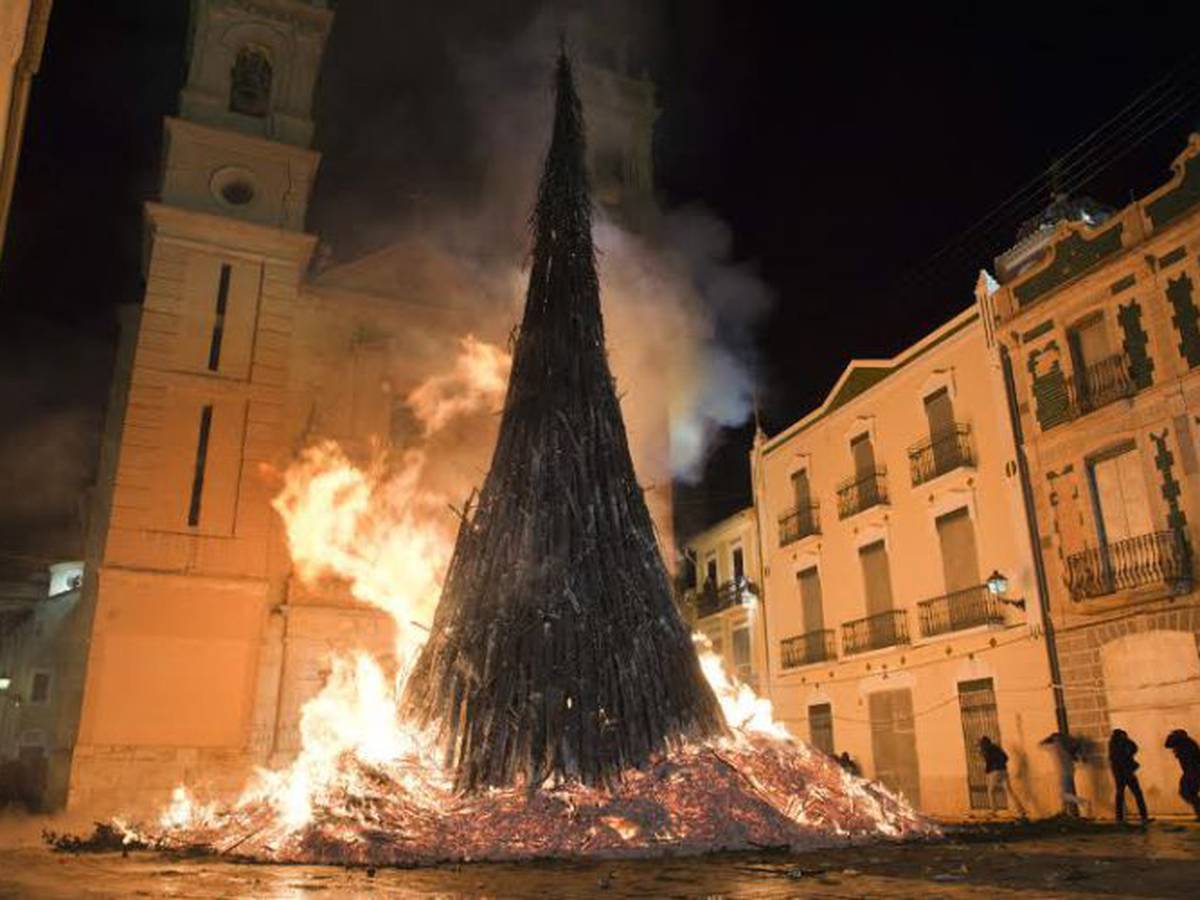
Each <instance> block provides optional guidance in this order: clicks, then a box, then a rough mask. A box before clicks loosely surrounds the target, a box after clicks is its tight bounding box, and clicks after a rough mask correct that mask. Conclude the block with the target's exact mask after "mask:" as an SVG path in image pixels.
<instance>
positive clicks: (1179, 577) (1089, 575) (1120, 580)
mask: <svg viewBox="0 0 1200 900" xmlns="http://www.w3.org/2000/svg"><path fill="white" fill-rule="evenodd" d="M1191 578H1192V552H1191V548H1190V547H1189V546H1188V543H1187V539H1186V538H1185V537H1184V536H1183V535H1182V534H1180V533H1179V532H1177V531H1156V532H1153V533H1152V534H1141V535H1138V536H1137V537H1131V538H1127V539H1125V540H1123V541H1117V542H1116V543H1115V544H1105V545H1104V546H1102V547H1095V548H1091V549H1088V550H1084V551H1083V552H1082V553H1072V554H1071V555H1070V556H1068V557H1067V587H1068V589H1069V590H1070V591H1071V598H1072V599H1073V600H1087V599H1089V598H1091V597H1103V596H1105V595H1107V594H1115V593H1117V592H1118V591H1129V590H1133V589H1135V588H1140V587H1150V586H1153V585H1162V586H1166V587H1170V588H1174V587H1175V586H1176V585H1179V584H1180V583H1182V582H1190V581H1191Z"/></svg>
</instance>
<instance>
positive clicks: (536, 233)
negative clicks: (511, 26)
mask: <svg viewBox="0 0 1200 900" xmlns="http://www.w3.org/2000/svg"><path fill="white" fill-rule="evenodd" d="M556 77H557V89H558V102H557V110H556V114H555V119H554V133H553V137H552V140H551V143H550V149H549V152H548V153H547V156H546V164H545V170H544V172H543V174H542V180H541V184H540V187H539V189H538V198H537V206H536V209H535V212H534V216H533V240H534V243H533V262H532V267H531V271H530V276H529V290H528V294H527V297H526V302H525V316H524V320H523V321H522V323H521V329H520V333H519V335H518V337H517V340H516V347H515V351H514V355H513V367H512V375H511V376H510V379H509V384H508V396H507V398H506V400H505V404H504V414H503V418H502V420H501V424H500V436H499V440H498V442H497V445H496V450H495V455H494V457H493V460H492V466H491V470H490V471H489V472H488V476H487V479H486V480H485V482H484V484H483V489H482V491H481V493H480V495H479V502H478V505H477V507H476V509H475V510H474V514H473V515H472V516H471V517H470V518H469V519H467V520H466V521H465V523H464V525H463V528H462V530H461V532H460V533H459V538H458V544H457V546H456V548H455V551H454V557H453V560H452V562H451V564H450V569H449V572H448V575H447V580H446V584H445V588H444V590H443V593H442V599H441V603H440V604H439V606H438V610H437V615H436V617H435V619H434V625H433V631H432V635H431V637H430V639H429V642H428V643H427V644H426V645H425V648H424V651H423V652H422V654H421V657H420V659H419V661H418V663H417V665H416V667H415V668H414V671H413V675H412V678H411V680H410V681H409V684H408V692H407V702H408V706H409V708H410V709H411V710H412V712H413V713H414V714H415V716H416V717H417V719H418V720H419V721H420V722H422V723H438V725H439V727H440V734H441V736H442V739H443V741H444V743H445V748H446V751H447V759H448V762H449V763H450V764H451V765H452V766H453V767H454V768H455V770H456V772H457V783H458V785H459V787H461V788H466V789H472V788H475V787H478V786H481V785H509V784H514V783H518V782H519V783H524V784H526V785H528V786H536V785H540V784H542V783H544V782H545V781H546V780H547V779H551V778H553V779H560V780H561V779H577V780H581V781H583V782H585V783H588V784H601V783H605V782H607V781H608V780H610V779H611V778H612V777H613V776H615V775H616V774H617V773H618V772H621V771H622V770H625V769H628V768H630V767H634V766H640V765H642V764H644V763H645V762H646V760H647V759H648V758H649V757H650V755H651V754H652V753H655V752H658V751H661V750H663V749H665V748H666V746H667V745H668V743H669V742H670V741H671V740H672V739H676V738H693V739H695V738H704V737H708V736H711V735H714V734H717V733H718V732H720V731H721V730H722V729H723V727H724V726H723V722H722V719H721V713H720V709H719V707H718V705H717V702H716V699H715V698H714V697H713V694H712V691H711V690H710V688H709V687H708V685H707V683H706V682H705V681H704V677H703V674H702V673H701V671H700V667H699V665H698V663H697V660H696V653H695V650H694V649H693V647H692V643H691V639H690V637H689V634H688V631H687V628H686V627H685V626H684V624H683V622H682V621H681V619H680V617H679V614H678V612H677V609H676V606H675V603H674V601H673V599H672V596H671V587H670V583H669V580H668V577H667V573H666V570H665V569H664V567H663V563H662V558H661V555H660V552H659V548H658V543H657V541H656V539H655V534H654V527H653V524H652V522H651V519H650V514H649V512H648V511H647V509H646V503H645V500H644V499H643V496H642V490H641V488H640V487H639V486H638V483H637V479H636V478H635V476H634V470H633V462H632V460H631V458H630V454H629V447H628V443H627V440H626V436H625V426H624V423H623V421H622V418H621V410H620V406H619V404H618V400H617V394H616V389H615V387H614V384H613V378H612V375H611V374H610V372H609V367H608V359H607V356H606V354H605V345H604V324H603V321H602V318H601V313H600V285H599V280H598V279H597V277H596V262H595V251H594V249H593V246H592V221H591V218H592V217H591V200H590V193H589V188H588V178H587V171H586V167H585V162H584V160H585V148H584V134H583V118H582V113H581V110H580V103H579V99H578V96H577V95H576V92H575V85H574V84H573V82H572V76H571V67H570V64H569V62H568V60H567V57H566V56H565V55H563V56H561V57H560V59H559V61H558V70H557V76H556Z"/></svg>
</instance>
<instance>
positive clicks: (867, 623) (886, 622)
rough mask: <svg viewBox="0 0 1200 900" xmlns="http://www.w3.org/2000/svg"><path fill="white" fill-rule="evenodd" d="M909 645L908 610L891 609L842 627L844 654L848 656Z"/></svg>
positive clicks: (847, 623)
mask: <svg viewBox="0 0 1200 900" xmlns="http://www.w3.org/2000/svg"><path fill="white" fill-rule="evenodd" d="M907 643H908V611H907V610H903V609H889V610H888V611H887V612H883V613H876V614H875V615H873V616H867V617H866V618H865V619H855V620H854V621H852V622H846V623H845V624H843V625H842V652H843V653H845V654H846V655H847V656H850V655H852V654H855V653H865V652H867V651H868V650H881V649H883V648H884V647H896V646H898V645H900V644H907Z"/></svg>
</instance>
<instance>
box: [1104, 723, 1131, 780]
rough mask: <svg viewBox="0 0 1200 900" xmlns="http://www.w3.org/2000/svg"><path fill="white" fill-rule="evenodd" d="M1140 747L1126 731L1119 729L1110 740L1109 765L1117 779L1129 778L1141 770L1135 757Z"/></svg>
mask: <svg viewBox="0 0 1200 900" xmlns="http://www.w3.org/2000/svg"><path fill="white" fill-rule="evenodd" d="M1137 752H1138V745H1137V744H1135V743H1134V742H1133V740H1132V739H1131V738H1130V737H1129V735H1127V734H1126V733H1125V732H1124V731H1121V730H1120V729H1117V730H1116V731H1114V732H1113V733H1112V737H1110V738H1109V739H1108V764H1109V766H1111V767H1112V773H1113V775H1114V776H1115V777H1125V778H1128V777H1129V776H1130V775H1132V774H1133V773H1134V772H1136V771H1137V770H1138V768H1139V763H1138V761H1137V760H1136V759H1134V756H1136V755H1137Z"/></svg>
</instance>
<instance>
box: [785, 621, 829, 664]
mask: <svg viewBox="0 0 1200 900" xmlns="http://www.w3.org/2000/svg"><path fill="white" fill-rule="evenodd" d="M779 651H780V655H781V656H782V657H783V667H784V668H785V669H794V668H796V667H797V666H807V665H808V664H809V663H816V662H825V661H826V660H829V659H837V647H836V645H835V641H834V639H833V629H832V628H826V629H824V630H821V631H810V632H808V633H807V634H797V635H794V636H793V637H790V638H784V639H783V640H782V641H780V642H779Z"/></svg>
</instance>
